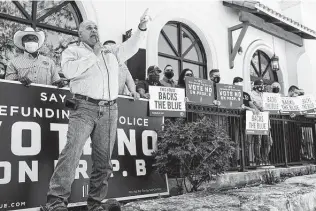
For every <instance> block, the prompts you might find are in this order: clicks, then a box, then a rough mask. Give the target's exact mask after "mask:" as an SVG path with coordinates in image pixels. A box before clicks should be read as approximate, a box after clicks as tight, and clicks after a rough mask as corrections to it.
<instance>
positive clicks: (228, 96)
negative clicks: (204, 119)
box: [216, 84, 243, 109]
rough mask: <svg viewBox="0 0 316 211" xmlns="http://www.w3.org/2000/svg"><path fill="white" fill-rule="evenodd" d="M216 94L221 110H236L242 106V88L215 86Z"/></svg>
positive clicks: (225, 85) (226, 85)
mask: <svg viewBox="0 0 316 211" xmlns="http://www.w3.org/2000/svg"><path fill="white" fill-rule="evenodd" d="M216 92H217V100H218V101H220V107H222V108H231V109H237V108H240V107H241V105H242V104H243V90H242V86H236V85H229V84H216Z"/></svg>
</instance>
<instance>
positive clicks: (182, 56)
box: [158, 21, 207, 82]
mask: <svg viewBox="0 0 316 211" xmlns="http://www.w3.org/2000/svg"><path fill="white" fill-rule="evenodd" d="M167 64H170V65H171V66H172V67H173V69H174V73H175V75H174V80H175V81H176V82H177V81H178V77H179V74H180V72H181V70H183V69H185V68H190V69H191V70H193V73H194V75H195V77H199V78H206V77H207V74H206V67H207V60H206V54H205V50H204V47H203V45H202V42H201V40H200V38H199V37H198V36H197V35H196V33H195V32H194V31H193V30H192V29H190V28H189V27H188V26H187V25H186V24H184V23H181V22H176V21H171V22H168V23H167V24H166V25H165V26H164V27H163V28H162V30H161V31H160V35H159V41H158V66H159V67H160V68H161V69H163V68H164V67H165V66H166V65H167Z"/></svg>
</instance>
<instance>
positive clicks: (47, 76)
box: [5, 52, 60, 85]
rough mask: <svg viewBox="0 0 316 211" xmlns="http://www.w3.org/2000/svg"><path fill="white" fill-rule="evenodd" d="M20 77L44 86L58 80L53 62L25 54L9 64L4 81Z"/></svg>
mask: <svg viewBox="0 0 316 211" xmlns="http://www.w3.org/2000/svg"><path fill="white" fill-rule="evenodd" d="M22 77H28V78H29V79H30V80H31V81H32V82H33V83H37V84H45V85H52V84H53V83H54V82H56V81H58V80H59V79H60V77H59V75H58V71H57V69H56V67H55V63H54V61H53V60H51V59H50V58H48V57H46V56H43V55H40V54H39V55H38V57H36V58H34V57H33V56H32V55H30V54H29V53H27V52H24V54H22V55H20V56H18V57H16V58H14V59H12V60H11V61H10V62H9V64H8V67H7V72H6V76H5V79H7V80H18V79H19V78H22Z"/></svg>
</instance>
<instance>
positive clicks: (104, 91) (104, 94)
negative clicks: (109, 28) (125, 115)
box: [61, 29, 145, 100]
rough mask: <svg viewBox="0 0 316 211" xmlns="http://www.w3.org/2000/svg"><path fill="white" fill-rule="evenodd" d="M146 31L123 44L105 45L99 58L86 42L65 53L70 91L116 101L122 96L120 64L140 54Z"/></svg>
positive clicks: (63, 63)
mask: <svg viewBox="0 0 316 211" xmlns="http://www.w3.org/2000/svg"><path fill="white" fill-rule="evenodd" d="M144 38H145V32H143V31H140V30H139V29H138V30H137V31H136V33H135V34H134V35H133V36H132V37H131V38H129V39H128V40H127V41H126V42H124V43H122V44H121V45H112V46H109V45H106V46H104V51H105V52H104V53H102V54H100V55H99V56H96V55H95V54H94V52H93V49H92V48H90V46H88V45H87V44H85V43H82V42H81V43H80V44H79V45H71V46H68V48H67V49H66V50H65V51H64V52H63V54H62V60H61V66H62V71H63V73H64V75H65V77H66V78H67V79H70V84H69V86H70V91H71V92H72V93H73V94H81V95H84V96H87V97H91V98H93V99H97V100H115V99H116V98H117V97H118V94H119V80H118V78H119V71H120V67H119V64H120V63H123V62H125V61H126V60H127V59H129V58H130V57H132V56H133V55H134V54H135V53H137V51H138V49H139V46H140V44H141V42H142V41H143V40H144Z"/></svg>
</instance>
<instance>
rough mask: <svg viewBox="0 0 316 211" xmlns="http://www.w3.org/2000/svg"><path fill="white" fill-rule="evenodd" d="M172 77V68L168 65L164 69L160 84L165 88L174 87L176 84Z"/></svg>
mask: <svg viewBox="0 0 316 211" xmlns="http://www.w3.org/2000/svg"><path fill="white" fill-rule="evenodd" d="M173 76H174V72H173V68H172V66H171V65H170V64H168V65H167V66H166V67H165V69H164V77H163V79H162V80H160V83H161V84H162V85H163V86H166V87H175V86H176V84H175V82H174V80H173V79H172V78H173Z"/></svg>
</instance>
